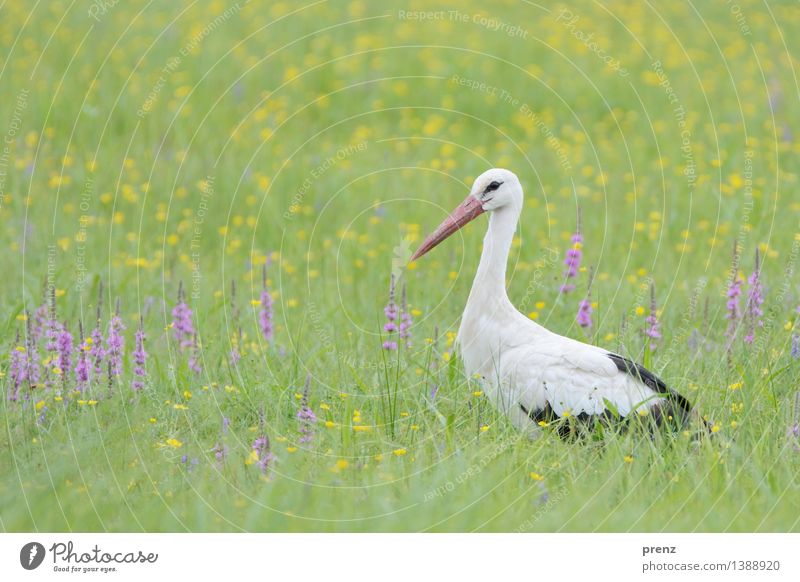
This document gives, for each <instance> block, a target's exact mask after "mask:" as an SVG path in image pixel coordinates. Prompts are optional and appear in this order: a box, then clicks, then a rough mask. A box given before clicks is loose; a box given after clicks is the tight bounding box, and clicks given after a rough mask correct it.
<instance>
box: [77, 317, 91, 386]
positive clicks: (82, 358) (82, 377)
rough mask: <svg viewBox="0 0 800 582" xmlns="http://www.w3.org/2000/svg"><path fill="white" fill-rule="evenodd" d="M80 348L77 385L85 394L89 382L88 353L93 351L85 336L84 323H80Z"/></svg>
mask: <svg viewBox="0 0 800 582" xmlns="http://www.w3.org/2000/svg"><path fill="white" fill-rule="evenodd" d="M78 327H79V330H80V347H79V348H78V363H77V364H75V383H76V384H75V385H76V387H77V389H78V391H79V392H83V390H84V389H85V388H86V383H87V382H88V381H89V361H88V360H87V357H86V353H87V352H88V351H89V350H90V349H91V346H90V344H89V343H88V342H87V341H86V338H84V336H83V322H81V323H79V326H78Z"/></svg>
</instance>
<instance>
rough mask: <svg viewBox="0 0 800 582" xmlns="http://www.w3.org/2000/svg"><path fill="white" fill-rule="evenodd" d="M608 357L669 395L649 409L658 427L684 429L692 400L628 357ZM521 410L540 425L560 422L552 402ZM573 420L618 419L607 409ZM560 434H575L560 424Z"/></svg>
mask: <svg viewBox="0 0 800 582" xmlns="http://www.w3.org/2000/svg"><path fill="white" fill-rule="evenodd" d="M607 356H608V357H609V358H610V359H611V361H612V362H614V364H615V365H616V366H617V369H618V370H619V371H620V372H623V373H624V374H628V375H629V376H631V377H633V378H636V379H637V380H639V381H640V382H641V383H642V384H644V385H645V386H647V387H648V388H650V389H651V390H653V391H654V392H658V393H660V394H664V395H665V396H666V398H665V399H664V401H663V402H660V403H659V404H656V405H654V406H652V407H651V408H650V410H651V413H652V415H653V420H655V422H656V424H658V425H661V424H664V423H665V422H667V423H670V424H673V425H675V424H677V425H680V426H682V425H684V424H685V423H686V422H687V421H688V420H689V416H690V414H691V411H692V405H691V404H689V401H688V400H687V399H686V398H684V397H683V396H681V395H680V394H678V393H677V392H675V390H672V389H671V388H669V387H668V386H667V385H666V384H665V383H664V381H663V380H662V379H661V378H659V377H658V376H656V375H655V374H653V373H652V372H651V371H650V370H648V369H647V368H645V367H644V366H642V365H640V364H637V363H636V362H634V361H632V360H629V359H628V358H625V357H623V356H620V355H618V354H613V353H610V352H609V353H608V354H607ZM519 407H520V409H521V410H522V412H523V413H525V415H527V416H528V418H530V419H531V420H532V421H533V422H535V423H537V424H538V423H540V422H546V423H550V422H553V421H555V420H558V418H559V417H558V415H557V414H556V413H555V411H554V410H553V408H552V407H551V406H550V404H549V403H547V404H545V406H544V408H536V409H533V410H528V408H527V407H525V406H523V405H522V403H520V404H519ZM574 418H575V420H577V421H578V423H581V424H583V423H589V422H590V421H592V420H601V421H605V422H610V421H613V420H615V417H614V415H613V414H612V413H611V412H610V411H609V410H606V411H604V412H603V413H602V414H599V415H597V414H587V413H586V412H581V413H580V414H579V415H577V416H576V417H574ZM623 420H624V419H623ZM558 434H559V436H560V437H561V438H563V439H567V438H569V437H570V436H571V435H572V431H571V429H570V427H569V426H567V425H559V427H558Z"/></svg>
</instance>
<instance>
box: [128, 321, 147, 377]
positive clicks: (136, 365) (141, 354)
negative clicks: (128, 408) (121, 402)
mask: <svg viewBox="0 0 800 582" xmlns="http://www.w3.org/2000/svg"><path fill="white" fill-rule="evenodd" d="M146 337H147V336H145V334H144V321H143V320H142V318H141V317H140V318H139V328H138V329H137V330H136V347H135V349H134V350H133V381H132V382H131V388H133V389H134V390H141V389H142V388H144V380H145V377H146V376H147V367H146V366H147V352H146V351H145V350H144V340H145V339H146Z"/></svg>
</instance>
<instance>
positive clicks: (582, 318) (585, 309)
mask: <svg viewBox="0 0 800 582" xmlns="http://www.w3.org/2000/svg"><path fill="white" fill-rule="evenodd" d="M575 321H577V322H578V325H580V326H581V327H582V328H584V329H591V327H592V303H591V301H589V299H588V297H587V298H586V299H581V302H580V303H579V304H578V314H577V315H576V316H575Z"/></svg>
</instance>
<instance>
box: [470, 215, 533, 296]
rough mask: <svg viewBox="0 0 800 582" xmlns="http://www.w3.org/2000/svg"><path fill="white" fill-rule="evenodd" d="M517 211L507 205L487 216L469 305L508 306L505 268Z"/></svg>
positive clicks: (515, 225)
mask: <svg viewBox="0 0 800 582" xmlns="http://www.w3.org/2000/svg"><path fill="white" fill-rule="evenodd" d="M520 211H521V208H519V207H517V206H516V205H509V206H505V207H503V208H499V209H497V210H495V211H494V212H492V213H491V215H490V216H489V228H488V230H487V231H486V236H485V237H484V239H483V251H482V252H481V262H480V264H479V265H478V272H477V274H476V275H475V281H474V282H473V284H472V291H470V294H469V300H468V301H473V300H476V301H480V303H481V304H483V305H486V304H487V303H495V302H499V303H507V304H509V305H510V304H511V303H510V301H509V300H508V295H507V293H506V266H507V263H508V255H509V253H510V252H511V242H512V240H513V239H514V232H515V231H516V230H517V222H518V221H519V215H520Z"/></svg>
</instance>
